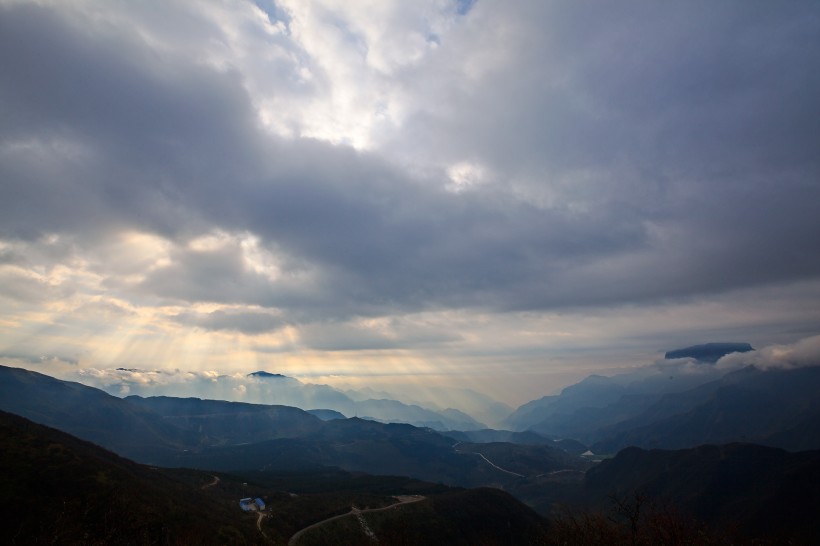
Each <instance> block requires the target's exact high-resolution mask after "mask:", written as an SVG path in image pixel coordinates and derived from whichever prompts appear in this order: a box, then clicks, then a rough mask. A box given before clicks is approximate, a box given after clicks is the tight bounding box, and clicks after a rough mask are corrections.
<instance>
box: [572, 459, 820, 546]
mask: <svg viewBox="0 0 820 546" xmlns="http://www.w3.org/2000/svg"><path fill="white" fill-rule="evenodd" d="M585 486H586V492H585V493H586V497H587V502H588V503H589V505H590V507H592V508H593V509H598V510H604V511H607V510H610V511H611V510H612V509H613V507H614V505H613V500H616V499H617V501H618V502H622V503H626V505H631V506H632V509H634V508H635V503H636V502H638V503H641V502H642V503H644V507H643V509H644V510H645V511H647V512H650V511H652V510H657V509H658V508H659V507H661V508H663V509H664V510H665V509H668V508H672V509H674V511H675V512H676V513H678V514H680V515H681V516H683V517H685V518H694V519H696V520H697V521H699V522H702V523H704V524H706V525H708V526H710V527H712V528H718V529H727V530H728V529H734V530H736V531H737V533H738V534H739V536H742V537H746V538H750V537H754V538H768V539H772V540H775V541H777V542H778V543H788V542H789V541H792V542H791V543H796V544H811V543H813V541H814V539H815V538H816V537H818V536H820V519H818V514H820V451H806V452H800V453H789V452H787V451H784V450H781V449H776V448H771V447H765V446H759V445H751V444H730V445H724V446H709V445H706V446H700V447H697V448H694V449H683V450H677V451H666V450H649V451H647V450H643V449H639V448H635V447H632V448H627V449H624V450H622V451H621V452H619V453H618V455H617V456H615V457H614V458H613V459H609V460H605V461H603V462H601V463H600V464H599V465H598V466H596V467H594V468H592V469H590V470H589V471H588V472H587V476H586V480H585Z"/></svg>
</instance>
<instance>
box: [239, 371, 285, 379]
mask: <svg viewBox="0 0 820 546" xmlns="http://www.w3.org/2000/svg"><path fill="white" fill-rule="evenodd" d="M248 377H269V378H273V379H289V378H288V376H286V375H282V374H281V373H270V372H266V371H264V370H259V371H258V372H251V373H249V374H248Z"/></svg>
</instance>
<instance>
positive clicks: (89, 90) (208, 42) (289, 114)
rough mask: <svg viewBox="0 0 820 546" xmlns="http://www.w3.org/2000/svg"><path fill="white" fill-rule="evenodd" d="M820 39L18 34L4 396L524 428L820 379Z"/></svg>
mask: <svg viewBox="0 0 820 546" xmlns="http://www.w3.org/2000/svg"><path fill="white" fill-rule="evenodd" d="M818 31H820V9H818V4H817V3H816V2H811V1H803V2H800V1H798V2H790V3H788V4H781V3H777V4H774V3H765V2H762V3H759V4H755V9H748V5H747V3H746V2H740V1H736V2H727V3H722V4H720V5H719V6H716V5H714V4H713V3H709V2H695V3H689V4H686V5H679V6H662V5H647V4H646V3H642V2H637V3H631V4H628V5H627V6H623V5H617V6H616V5H608V4H605V3H601V4H595V3H593V4H586V3H564V2H543V1H536V0H519V1H516V2H509V3H494V2H487V1H482V0H477V1H476V0H466V1H465V0H443V1H440V0H430V1H426V2H414V3H407V2H402V1H400V0H393V1H384V2H379V3H377V4H375V5H371V4H370V3H367V2H347V3H339V2H335V1H332V0H311V1H301V0H264V1H263V0H259V1H257V2H252V1H248V0H230V1H228V2H224V3H220V4H218V5H217V4H211V3H202V2H194V1H180V2H177V3H172V4H169V3H166V2H143V3H128V2H123V3H111V2H99V1H95V0H78V1H76V2H63V1H57V0H53V1H51V0H44V1H42V2H36V3H27V2H21V1H16V0H0V70H1V71H2V74H3V78H0V116H2V118H0V119H2V123H0V364H3V365H8V366H17V367H24V368H27V369H31V370H34V371H39V372H42V373H45V374H48V375H53V376H55V377H60V378H65V379H71V380H75V381H76V380H79V379H78V378H82V377H84V376H85V377H86V380H87V381H92V382H93V381H97V383H98V384H107V383H106V382H109V383H108V384H113V383H112V382H113V381H115V379H112V378H111V377H110V375H111V371H112V370H116V369H117V368H134V369H143V370H161V371H164V372H167V373H168V374H169V377H170V374H171V372H173V373H178V374H179V375H180V376H182V375H184V374H191V375H192V376H196V377H207V376H208V375H209V374H216V375H220V374H224V375H232V374H243V373H245V374H246V373H250V372H253V371H256V370H268V371H271V372H274V373H282V374H284V375H287V376H290V377H295V378H299V379H300V380H305V381H309V380H310V379H309V378H315V379H316V381H317V382H319V383H324V384H330V385H333V384H336V385H350V386H353V387H356V386H358V388H363V387H366V386H368V387H372V388H374V389H376V390H386V391H388V392H391V390H393V391H401V390H406V391H407V392H421V391H422V390H423V389H425V388H428V389H429V390H430V391H431V392H432V390H434V389H435V388H439V387H440V388H456V387H459V386H462V387H464V388H469V389H473V390H475V391H477V392H482V393H485V394H487V395H488V396H491V397H492V398H494V399H496V400H499V401H501V402H504V403H506V404H508V405H510V406H513V407H516V406H518V405H520V404H522V403H524V402H526V401H529V400H532V399H535V398H539V397H541V396H544V395H548V394H554V393H556V392H560V390H561V389H562V388H563V387H566V386H567V385H570V384H573V383H575V382H577V381H580V380H581V379H583V378H585V377H587V376H588V375H591V374H600V375H614V374H618V373H627V372H630V371H633V370H635V369H639V368H641V367H642V366H650V365H653V363H655V362H657V361H658V360H659V359H661V358H662V355H663V353H664V352H665V351H668V350H672V349H676V348H680V347H686V346H690V345H695V344H700V343H706V342H719V341H737V342H747V343H750V344H751V345H752V346H754V347H755V348H756V349H765V350H764V353H765V355H767V356H766V357H765V358H769V357H771V356H772V353H771V350H769V349H767V348H773V347H781V348H782V347H792V348H793V347H803V348H805V347H806V346H807V345H811V346H812V347H813V346H814V345H813V344H814V341H812V340H814V339H816V337H815V336H817V335H818V334H820V253H818V252H817V248H818V242H820V235H819V234H820V215H818V214H817V210H816V209H817V203H820V159H819V158H820V156H819V155H818V154H817V150H818V149H820V111H818V107H819V106H820V101H818V100H817V97H818V96H820V71H818V70H816V67H818V66H820V32H818ZM812 44H814V46H812ZM801 350H802V349H801ZM766 351H769V352H766ZM761 358H762V357H761ZM175 371H176V372H175ZM95 377H96V379H94V378H95ZM125 386H127V385H125Z"/></svg>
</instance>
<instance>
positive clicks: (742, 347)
mask: <svg viewBox="0 0 820 546" xmlns="http://www.w3.org/2000/svg"><path fill="white" fill-rule="evenodd" d="M749 351H754V348H753V347H752V346H751V345H749V344H748V343H730V342H721V343H703V344H701V345H692V346H691V347H685V348H683V349H675V350H674V351H668V352H667V353H666V354H665V355H664V358H666V359H667V360H671V359H674V358H694V359H695V360H698V361H700V362H709V363H712V364H714V363H715V362H717V361H718V360H720V359H721V358H722V357H724V356H726V355H728V354H729V353H748V352H749Z"/></svg>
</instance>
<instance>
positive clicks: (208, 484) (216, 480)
mask: <svg viewBox="0 0 820 546" xmlns="http://www.w3.org/2000/svg"><path fill="white" fill-rule="evenodd" d="M211 477H212V478H213V479H214V480H213V481H212V482H209V483H206V484H205V485H203V486H202V487H201V489H208V488H209V487H213V486H215V485H216V484H218V483H219V476H213V475H212V476H211Z"/></svg>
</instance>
